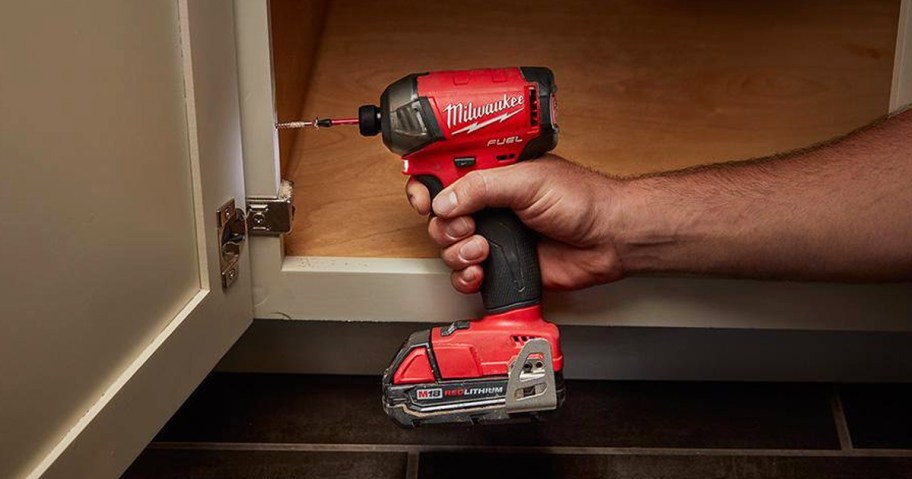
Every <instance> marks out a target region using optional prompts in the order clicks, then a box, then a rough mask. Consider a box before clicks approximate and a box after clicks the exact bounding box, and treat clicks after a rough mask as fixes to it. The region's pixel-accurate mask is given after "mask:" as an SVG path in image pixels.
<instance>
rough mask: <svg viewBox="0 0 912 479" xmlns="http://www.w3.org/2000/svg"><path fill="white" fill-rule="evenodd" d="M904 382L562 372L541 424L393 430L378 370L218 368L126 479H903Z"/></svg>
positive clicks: (909, 437)
mask: <svg viewBox="0 0 912 479" xmlns="http://www.w3.org/2000/svg"><path fill="white" fill-rule="evenodd" d="M910 405H912V384H870V385H861V384H853V385H830V384H795V383H707V382H617V381H568V400H567V402H566V404H565V406H564V408H563V409H562V410H561V411H560V413H559V415H558V416H557V417H555V418H553V419H552V420H551V421H549V422H545V423H537V424H516V425H501V426H487V427H474V428H470V427H442V428H440V427H438V428H419V429H417V430H410V431H409V430H402V429H399V428H398V427H396V426H395V425H393V424H392V423H391V422H390V421H389V420H388V419H387V418H386V416H385V415H384V414H383V412H382V410H381V409H380V403H379V378H377V377H365V376H306V375H280V374H225V373H215V374H212V375H210V377H209V378H208V379H207V380H206V381H205V382H204V383H203V384H202V385H200V386H199V388H198V389H197V390H196V392H195V393H194V394H193V395H192V396H191V397H190V399H188V400H187V402H186V403H185V404H184V406H183V407H182V408H181V409H180V410H179V411H178V412H177V413H176V414H175V415H174V417H173V418H172V419H171V421H170V422H169V423H168V424H167V425H166V426H165V427H164V428H163V429H162V430H161V432H160V433H159V434H158V436H157V437H156V438H155V440H154V441H153V442H152V443H151V444H150V445H149V447H148V448H147V449H146V451H145V452H144V453H143V454H142V455H141V456H140V457H139V458H138V459H137V460H136V461H135V462H134V464H133V465H132V466H131V467H130V469H129V470H128V471H127V472H126V473H125V474H124V476H123V477H124V478H129V479H135V478H153V477H154V478H191V479H202V478H224V479H234V478H242V477H243V478H263V477H269V478H318V477H320V478H322V477H332V478H365V477H371V478H374V477H375V478H451V477H452V478H456V477H459V478H474V477H496V478H498V479H503V478H505V477H520V476H534V477H537V478H545V477H573V478H576V477H599V478H630V479H633V478H656V477H670V478H682V479H683V478H714V477H719V478H723V477H738V478H766V477H784V478H811V477H825V478H893V477H896V478H906V477H907V478H912V412H910Z"/></svg>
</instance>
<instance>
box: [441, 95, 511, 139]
mask: <svg viewBox="0 0 912 479" xmlns="http://www.w3.org/2000/svg"><path fill="white" fill-rule="evenodd" d="M524 101H525V96H524V95H516V96H507V95H506V94H504V96H503V98H501V99H499V100H496V101H492V102H490V103H485V104H483V105H479V106H475V105H474V104H473V103H472V102H468V103H450V104H449V105H447V106H446V107H444V109H443V111H445V112H446V117H447V128H448V129H449V130H450V131H451V132H452V134H453V135H458V134H459V133H465V134H469V133H472V132H473V131H477V130H480V129H482V128H484V127H486V126H488V125H491V124H494V123H503V122H504V121H506V120H507V119H508V118H510V117H512V116H514V115H516V114H518V113H520V112H521V111H523V109H522V106H523V102H524ZM516 107H519V108H517V109H515V110H513V111H505V110H510V109H512V108H516ZM501 112H504V113H501ZM498 113H501V114H500V115H498V116H495V117H492V118H487V119H485V120H482V119H483V118H486V117H489V116H491V115H496V114H498ZM456 127H461V128H459V129H457V130H453V128H456Z"/></svg>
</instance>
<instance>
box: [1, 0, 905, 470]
mask: <svg viewBox="0 0 912 479" xmlns="http://www.w3.org/2000/svg"><path fill="white" fill-rule="evenodd" d="M910 4H912V1H910V0H847V1H844V2H826V1H822V0H804V1H798V2H795V1H788V2H787V1H772V2H771V1H746V2H702V1H696V2H661V1H647V2H641V1H632V0H631V1H626V0H623V1H622V0H618V1H612V2H583V1H568V2H559V3H553V2H550V3H549V2H543V1H538V0H528V1H523V2H519V1H513V0H507V1H502V2H481V1H475V0H471V1H465V2H456V1H452V2H417V1H415V2H406V1H404V0H390V1H385V2H368V1H366V0H339V1H333V2H329V1H318V0H312V1H304V0H301V1H293V0H271V1H267V0H237V1H236V2H234V3H233V4H232V3H230V2H225V1H221V0H179V1H178V2H133V3H123V2H116V1H110V0H107V1H97V2H85V3H78V4H77V3H74V2H64V1H58V2H51V3H42V4H41V5H37V4H36V3H35V2H6V3H4V4H2V6H0V39H2V41H0V50H2V51H0V54H2V55H0V61H2V62H3V65H2V68H0V84H2V85H3V86H4V87H7V88H5V89H4V90H3V91H2V92H0V95H2V106H3V107H2V108H0V199H2V202H0V205H2V206H0V220H2V222H3V224H4V225H5V226H6V228H5V229H4V233H3V235H0V242H2V243H0V246H2V247H0V254H2V255H3V256H2V258H3V265H4V267H5V270H4V279H5V282H4V283H3V287H2V288H0V305H2V306H0V308H2V309H0V312H2V314H0V327H2V332H3V334H0V373H2V376H3V377H4V381H3V382H2V385H0V398H2V406H3V407H2V408H0V431H3V433H0V446H2V447H0V476H2V477H17V476H28V477H74V476H88V477H116V476H117V475H118V474H119V473H120V472H122V471H123V470H124V469H125V468H126V467H127V465H128V464H129V463H130V461H132V459H133V457H135V455H136V454H138V453H139V451H140V450H141V449H142V447H143V446H144V445H145V444H146V443H147V442H148V441H149V440H150V439H151V438H152V437H153V436H154V434H155V433H156V431H157V430H158V429H159V428H160V427H161V425H162V424H163V423H164V422H165V421H166V419H167V418H168V417H169V416H170V415H171V414H172V413H173V412H174V411H175V410H176V409H177V407H178V406H179V405H180V403H181V402H182V401H183V400H184V399H185V398H186V397H187V395H189V393H190V392H191V391H192V390H193V388H194V387H195V386H196V385H197V384H198V382H199V381H200V380H201V379H202V378H203V377H204V375H205V374H206V373H207V372H208V371H209V370H211V368H212V367H213V365H214V364H215V363H216V362H217V361H218V359H219V358H220V357H221V356H222V355H223V354H224V352H225V351H226V350H227V349H228V348H229V347H230V345H231V344H232V343H233V342H234V341H235V340H236V339H237V338H238V337H239V336H240V335H241V334H242V332H243V331H244V329H245V328H246V327H247V326H248V325H249V324H250V323H251V321H252V319H253V318H254V317H256V318H273V319H290V320H293V321H311V320H346V321H348V320H355V321H375V322H389V321H406V322H409V321H411V322H418V321H421V322H449V321H451V320H453V319H456V318H465V317H472V316H475V315H476V314H478V312H479V311H480V309H481V307H480V302H479V300H478V298H475V297H467V296H462V295H459V294H457V293H455V292H453V291H452V290H451V288H450V286H449V281H448V271H447V270H446V269H445V268H444V267H443V265H442V264H441V263H440V262H439V260H437V259H435V254H436V253H435V251H434V248H433V247H432V246H431V245H430V243H429V242H428V240H427V239H426V237H425V235H424V231H423V230H424V220H423V219H422V218H419V217H417V216H416V215H414V213H413V212H412V211H410V209H409V208H408V206H407V205H406V202H405V199H404V195H403V192H402V188H403V184H404V181H405V179H404V178H403V177H402V176H401V175H400V174H399V170H400V166H399V164H398V159H397V158H395V157H394V156H393V155H391V154H390V153H388V152H387V151H386V150H385V149H384V148H383V146H382V145H381V144H380V142H379V141H377V140H376V139H370V138H361V137H358V136H357V135H356V133H355V132H354V131H350V130H345V129H332V130H326V131H322V132H319V133H315V132H312V131H298V132H283V133H282V134H281V135H278V134H277V133H276V130H275V129H274V123H275V121H276V120H277V118H280V119H283V120H286V119H296V118H301V117H304V118H307V117H312V116H314V115H316V114H326V115H334V114H345V113H350V112H353V109H354V108H355V107H356V106H357V105H360V104H362V103H372V102H375V101H376V100H377V98H378V95H379V94H380V92H381V90H382V88H383V87H384V86H385V85H386V84H388V83H389V82H391V81H393V80H395V79H397V78H399V77H400V76H402V75H403V74H405V73H409V72H414V71H421V70H431V69H442V68H468V67H479V66H503V65H519V64H542V65H547V66H550V67H552V68H553V69H554V71H555V72H556V74H557V79H558V83H559V85H560V87H561V93H560V100H559V101H560V123H561V125H562V127H563V133H562V135H563V136H562V139H561V144H560V146H559V147H558V150H557V153H559V154H563V155H565V156H567V157H570V158H572V159H574V160H576V161H579V162H581V163H584V164H587V165H589V166H591V167H594V168H597V169H600V170H603V171H606V172H610V173H615V174H636V173H643V172H649V171H659V170H664V169H669V168H679V167H684V166H688V165H694V164H700V163H707V162H715V161H725V160H730V159H737V158H744V157H749V156H758V155H765V154H769V153H772V152H776V151H781V150H785V149H789V148H793V147H797V146H802V145H806V144H808V143H812V142H815V141H819V140H823V139H826V138H828V137H831V136H833V135H838V134H841V133H844V132H846V131H849V130H851V129H853V128H855V127H857V126H860V125H862V124H864V123H867V122H868V121H870V120H872V119H874V118H876V117H878V116H880V115H883V114H884V113H886V112H887V111H888V110H890V109H895V108H899V107H900V106H902V105H905V104H909V103H910V102H912V41H910V38H912V23H910V22H912V7H910ZM47 5H52V8H51V7H48V6H47ZM282 178H287V179H289V180H293V181H294V182H295V185H296V186H295V204H296V206H297V211H298V213H297V216H296V219H295V224H294V227H295V228H294V231H293V232H292V233H291V234H289V235H286V236H285V237H280V236H258V237H253V238H249V239H248V241H247V242H246V245H245V246H244V247H243V248H242V249H241V250H240V254H236V253H237V250H236V249H235V248H233V247H229V248H227V249H226V247H225V245H224V243H225V242H226V241H227V240H231V241H234V240H235V238H234V237H233V236H232V235H224V234H222V232H223V230H220V229H219V224H220V223H221V222H224V221H225V219H226V218H227V217H222V216H218V215H217V212H218V211H220V207H222V206H223V205H225V204H226V202H228V201H229V200H230V199H232V198H233V199H234V200H235V202H236V205H237V207H238V208H240V209H242V210H243V209H244V208H245V206H246V205H245V202H246V201H245V199H246V198H248V197H254V196H255V197H272V196H275V195H277V192H278V191H279V186H280V180H281V179H282ZM229 246H232V245H229ZM226 252H227V253H228V256H230V259H231V260H236V261H237V262H236V263H232V264H233V265H235V266H236V267H237V268H238V269H236V270H232V269H228V270H224V269H223V268H222V262H223V261H222V260H223V257H224V256H225V253H226ZM231 271H235V273H236V274H234V273H231ZM226 274H227V275H228V276H227V277H229V279H230V282H232V283H233V285H232V286H230V287H224V286H223V285H222V283H223V281H224V278H225V277H226V276H225V275H226ZM546 304H547V306H546V307H547V310H546V314H547V316H548V318H549V319H551V320H554V321H556V322H558V323H560V324H564V325H599V326H612V325H613V326H618V325H624V326H675V327H693V328H764V329H812V330H813V329H816V330H837V331H838V330H857V331H909V330H910V329H912V323H909V321H908V318H909V317H910V315H912V295H910V294H908V285H827V284H795V283H761V282H751V281H729V280H716V279H712V280H710V279H682V278H631V279H628V280H624V281H622V282H620V283H617V284H613V285H608V286H604V287H600V288H593V289H590V290H587V291H581V292H576V293H566V294H552V295H549V296H547V297H546ZM294 324H302V323H294ZM307 324H313V323H307ZM400 326H401V325H400ZM596 359H597V358H596Z"/></svg>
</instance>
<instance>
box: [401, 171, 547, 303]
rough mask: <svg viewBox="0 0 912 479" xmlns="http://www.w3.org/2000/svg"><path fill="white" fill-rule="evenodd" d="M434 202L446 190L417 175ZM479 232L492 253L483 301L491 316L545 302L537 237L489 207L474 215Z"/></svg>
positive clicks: (513, 218) (507, 212)
mask: <svg viewBox="0 0 912 479" xmlns="http://www.w3.org/2000/svg"><path fill="white" fill-rule="evenodd" d="M416 179H417V180H418V181H419V182H421V184H423V185H424V186H426V187H427V188H428V191H429V192H430V194H431V199H432V200H433V199H434V197H435V196H437V194H438V193H440V191H441V190H442V189H443V185H442V184H441V183H440V180H438V179H437V178H435V177H433V176H417V177H416ZM474 218H475V231H476V232H478V234H480V235H481V236H483V237H484V238H485V239H486V240H488V244H489V245H490V253H489V254H488V259H487V260H485V262H484V263H483V264H482V267H483V268H484V282H483V283H482V285H481V299H482V301H483V302H484V305H485V309H487V310H488V312H489V313H502V312H505V311H510V310H512V309H518V308H523V307H527V306H533V305H536V304H538V303H540V302H541V271H540V270H539V266H538V253H537V251H536V246H535V236H534V234H533V233H532V231H531V230H530V229H529V228H528V227H526V225H525V224H523V222H522V221H520V220H519V218H518V217H517V216H516V214H515V213H513V211H512V210H510V209H506V208H488V209H485V210H482V211H480V212H478V213H476V214H475V215H474Z"/></svg>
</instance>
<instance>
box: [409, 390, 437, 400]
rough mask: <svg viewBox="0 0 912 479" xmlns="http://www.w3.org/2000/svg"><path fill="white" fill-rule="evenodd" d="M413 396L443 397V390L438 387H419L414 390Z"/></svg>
mask: <svg viewBox="0 0 912 479" xmlns="http://www.w3.org/2000/svg"><path fill="white" fill-rule="evenodd" d="M415 397H416V398H418V399H440V398H442V397H443V390H442V389H440V388H432V389H419V390H417V391H415Z"/></svg>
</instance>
